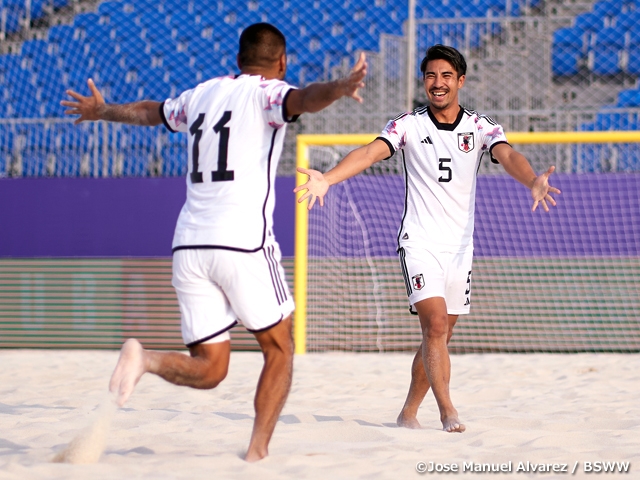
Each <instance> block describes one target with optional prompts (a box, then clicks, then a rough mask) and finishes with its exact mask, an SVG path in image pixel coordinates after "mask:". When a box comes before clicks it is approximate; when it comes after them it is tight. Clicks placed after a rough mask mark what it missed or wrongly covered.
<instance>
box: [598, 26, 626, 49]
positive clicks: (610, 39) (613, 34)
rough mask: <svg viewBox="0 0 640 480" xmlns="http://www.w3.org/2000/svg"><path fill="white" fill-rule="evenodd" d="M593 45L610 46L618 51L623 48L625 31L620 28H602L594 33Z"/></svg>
mask: <svg viewBox="0 0 640 480" xmlns="http://www.w3.org/2000/svg"><path fill="white" fill-rule="evenodd" d="M595 45H596V48H597V47H601V46H611V47H616V48H618V49H622V48H624V45H625V31H624V29H622V28H620V27H609V28H603V29H602V30H600V31H599V32H597V33H596V39H595Z"/></svg>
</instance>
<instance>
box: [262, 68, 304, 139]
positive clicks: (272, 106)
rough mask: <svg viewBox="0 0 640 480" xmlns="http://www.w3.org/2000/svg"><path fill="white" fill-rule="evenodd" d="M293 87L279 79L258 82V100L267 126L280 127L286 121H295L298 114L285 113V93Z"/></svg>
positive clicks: (289, 91)
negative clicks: (290, 115)
mask: <svg viewBox="0 0 640 480" xmlns="http://www.w3.org/2000/svg"><path fill="white" fill-rule="evenodd" d="M294 89H295V87H293V86H291V85H289V84H288V83H286V82H283V81H281V80H265V81H263V82H261V83H260V88H259V92H260V93H259V97H258V102H259V103H260V107H261V108H262V112H263V114H264V117H265V120H266V121H267V123H268V124H269V126H271V127H273V128H280V127H282V126H284V125H285V124H286V123H290V122H295V121H296V120H297V119H298V115H294V116H293V117H289V115H288V114H287V108H286V100H287V95H289V93H291V91H292V90H294Z"/></svg>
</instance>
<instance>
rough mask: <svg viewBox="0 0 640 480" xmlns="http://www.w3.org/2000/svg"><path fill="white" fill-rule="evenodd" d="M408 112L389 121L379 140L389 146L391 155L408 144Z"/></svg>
mask: <svg viewBox="0 0 640 480" xmlns="http://www.w3.org/2000/svg"><path fill="white" fill-rule="evenodd" d="M407 117H408V114H406V113H405V114H403V115H400V116H399V117H396V118H395V119H393V120H390V121H389V123H387V126H386V127H384V130H382V133H381V134H380V135H379V136H378V138H377V139H378V140H382V141H383V142H384V143H386V144H387V146H388V147H389V157H391V156H392V155H393V154H394V153H396V152H397V151H398V150H402V149H403V148H404V147H405V145H406V144H407V130H406V119H407Z"/></svg>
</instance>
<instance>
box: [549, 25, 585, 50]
mask: <svg viewBox="0 0 640 480" xmlns="http://www.w3.org/2000/svg"><path fill="white" fill-rule="evenodd" d="M583 42H584V30H582V29H581V28H575V27H565V28H559V29H558V30H556V31H555V32H553V43H554V45H567V46H571V47H577V48H580V49H582V46H583Z"/></svg>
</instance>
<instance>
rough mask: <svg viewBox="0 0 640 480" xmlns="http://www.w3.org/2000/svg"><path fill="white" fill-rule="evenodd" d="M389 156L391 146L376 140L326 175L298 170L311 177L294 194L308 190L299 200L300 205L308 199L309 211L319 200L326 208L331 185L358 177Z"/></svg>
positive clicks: (348, 156) (349, 156)
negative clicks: (325, 197) (326, 199)
mask: <svg viewBox="0 0 640 480" xmlns="http://www.w3.org/2000/svg"><path fill="white" fill-rule="evenodd" d="M389 154H390V152H389V146H388V145H387V144H386V143H385V142H383V141H382V140H379V139H375V140H374V141H373V142H371V143H370V144H368V145H365V146H363V147H360V148H356V149H355V150H353V151H352V152H350V153H349V154H348V155H347V156H346V157H344V158H343V159H342V160H341V161H340V163H338V164H337V165H336V166H335V167H333V168H332V169H331V170H329V171H328V172H327V173H325V174H324V175H323V174H322V173H320V172H319V171H317V170H308V169H306V168H298V171H299V172H300V173H304V174H305V175H309V180H307V183H305V184H303V185H299V186H298V187H296V188H295V189H294V190H293V191H294V192H299V191H302V190H306V192H305V193H304V194H302V195H301V196H300V198H299V199H298V203H301V202H304V201H305V200H306V199H307V198H308V199H309V206H308V209H309V210H311V208H312V207H313V205H314V204H315V203H316V198H317V199H318V200H319V201H320V206H324V196H325V195H326V193H327V191H328V190H329V187H330V186H331V185H335V184H336V183H340V182H342V181H344V180H346V179H347V178H351V177H353V176H355V175H357V174H358V173H360V172H362V171H363V170H366V169H367V168H369V167H370V166H371V165H373V164H374V163H376V162H379V161H380V160H384V159H385V158H388V157H389Z"/></svg>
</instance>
